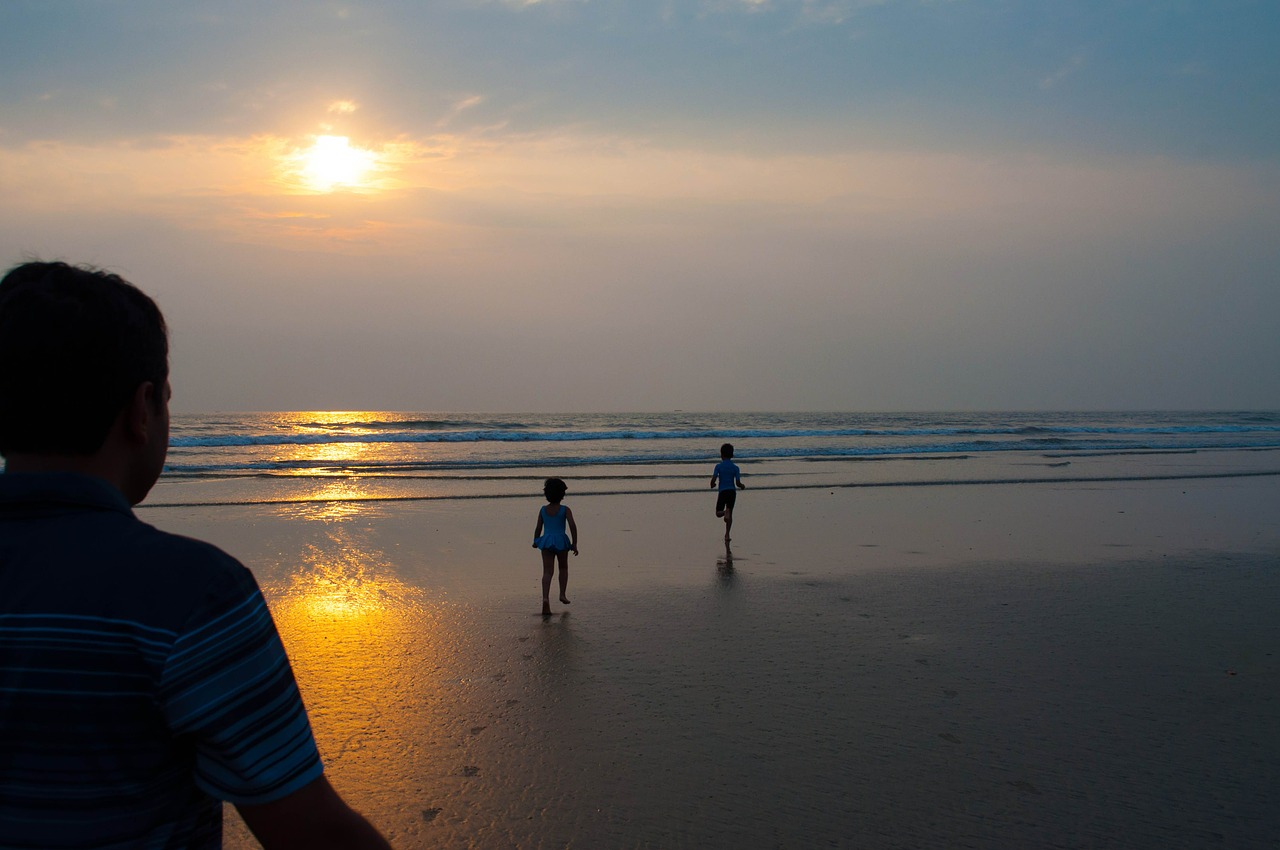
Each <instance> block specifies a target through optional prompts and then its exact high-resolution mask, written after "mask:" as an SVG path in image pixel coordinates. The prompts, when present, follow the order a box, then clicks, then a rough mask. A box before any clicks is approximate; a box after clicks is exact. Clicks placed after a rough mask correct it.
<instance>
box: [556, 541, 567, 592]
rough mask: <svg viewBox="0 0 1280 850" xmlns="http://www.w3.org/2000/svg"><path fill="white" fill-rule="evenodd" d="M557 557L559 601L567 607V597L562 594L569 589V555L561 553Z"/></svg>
mask: <svg viewBox="0 0 1280 850" xmlns="http://www.w3.org/2000/svg"><path fill="white" fill-rule="evenodd" d="M557 557H559V559H560V601H561V602H563V603H564V604H565V605H568V604H569V597H567V596H565V595H564V592H565V591H566V590H568V589H569V553H568V552H561V553H559V555H558V556H557Z"/></svg>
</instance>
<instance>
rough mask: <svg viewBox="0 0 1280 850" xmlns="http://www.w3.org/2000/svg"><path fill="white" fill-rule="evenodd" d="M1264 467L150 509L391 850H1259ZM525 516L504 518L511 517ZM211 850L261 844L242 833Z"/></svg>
mask: <svg viewBox="0 0 1280 850" xmlns="http://www.w3.org/2000/svg"><path fill="white" fill-rule="evenodd" d="M1278 495H1280V493H1278V491H1277V483H1276V479H1274V478H1245V479H1225V480H1219V479H1214V480H1197V481H1176V482H1142V483H1111V484H1088V485H1084V484H1070V485H1007V486H994V485H989V486H982V487H943V488H923V489H922V488H914V487H903V488H885V489H881V490H866V489H864V490H848V489H846V490H832V491H818V490H808V491H801V492H798V493H796V492H792V493H787V492H772V493H770V492H753V491H747V492H746V493H745V494H743V497H742V499H741V500H740V503H739V504H740V509H739V518H738V521H737V523H736V525H735V534H734V536H735V540H734V542H733V543H732V544H731V548H730V549H728V550H726V547H725V545H724V544H723V542H721V541H719V539H718V536H719V534H720V533H721V530H722V528H723V526H721V525H719V523H718V522H717V521H716V520H715V519H714V517H713V516H711V504H712V502H711V497H710V495H709V494H707V493H696V494H694V493H691V494H685V495H673V496H659V495H650V496H641V497H637V496H625V497H624V496H595V497H585V496H584V497H580V498H579V499H578V500H577V501H572V500H570V501H571V503H572V507H573V508H574V510H575V513H576V514H577V515H578V517H579V523H580V525H581V527H582V532H583V538H582V551H583V555H582V557H580V558H578V559H571V561H570V564H571V575H572V579H571V582H570V594H569V595H570V598H571V599H573V600H574V602H573V604H572V605H571V606H567V608H568V610H569V611H572V613H567V612H566V611H565V610H564V609H565V608H566V606H562V605H559V604H558V603H554V602H553V607H555V608H556V612H557V613H556V614H555V615H554V616H552V617H551V618H549V619H544V618H542V617H540V616H538V615H537V608H538V594H539V590H538V575H539V569H538V566H537V559H536V558H535V556H534V553H532V550H530V549H529V548H528V547H529V543H528V540H529V539H531V536H532V530H533V528H532V526H533V520H534V514H535V513H536V510H537V502H536V501H534V500H530V501H528V502H527V503H525V502H519V501H516V500H499V501H496V502H486V503H484V504H485V506H486V507H485V508H484V509H482V510H477V507H476V503H474V502H471V503H467V502H443V503H430V504H429V505H426V506H424V505H422V504H410V505H404V504H394V503H393V504H390V505H387V504H378V505H374V506H360V507H359V508H358V509H356V510H345V511H339V512H336V513H332V512H329V511H328V510H327V509H325V508H323V507H320V506H313V507H309V508H307V511H309V513H301V514H300V513H298V512H297V511H298V509H297V508H296V507H292V508H288V509H275V508H265V507H252V508H247V507H238V508H217V509H210V508H202V509H176V508H168V509H152V510H146V509H144V510H143V517H144V519H146V520H148V521H151V522H155V523H156V524H158V525H161V526H162V527H166V528H171V529H172V530H175V531H185V532H187V533H195V534H197V535H198V536H202V537H206V538H209V539H212V540H214V541H215V542H217V543H219V544H220V545H223V546H224V547H225V548H227V549H228V550H230V551H231V552H232V553H233V554H236V555H237V556H238V557H240V558H241V559H242V560H244V561H245V562H246V563H247V564H249V565H250V566H251V567H252V568H253V569H254V571H255V573H256V574H257V575H258V578H259V581H260V582H261V583H262V584H263V587H264V590H265V591H266V593H267V595H268V598H269V601H270V602H271V604H272V608H273V611H274V612H275V615H276V617H277V621H278V623H279V626H280V630H281V633H282V636H283V637H284V640H285V643H286V645H287V647H288V648H289V651H290V654H291V656H292V658H293V660H294V665H295V669H296V671H297V676H298V679H299V683H300V687H301V688H302V691H303V695H304V698H305V700H306V702H307V704H308V707H309V709H310V711H311V714H312V718H313V724H314V726H315V730H316V735H317V739H318V741H319V744H320V747H321V752H322V754H323V756H324V758H325V761H326V764H327V765H328V770H329V774H330V777H331V779H332V781H333V782H334V784H335V785H336V786H337V787H338V788H339V790H341V791H342V792H343V793H344V794H345V795H346V796H347V797H348V799H350V800H351V801H352V802H353V804H354V805H355V806H356V807H357V808H359V809H360V810H362V811H364V812H366V813H367V814H368V815H369V817H370V818H371V820H373V821H374V822H375V823H377V824H378V825H379V826H380V827H382V828H383V829H384V830H385V831H386V832H387V833H388V835H389V836H391V837H392V838H393V840H394V841H395V842H396V843H397V844H398V845H399V846H402V847H429V846H446V847H475V848H507V847H521V848H525V847H533V848H538V847H548V848H551V847H555V848H561V847H592V848H594V847H699V848H704V847H711V848H719V847H725V848H729V847H733V848H740V847H811V846H834V847H871V848H878V847H885V848H888V847H913V848H915V847H955V846H968V847H992V848H995V847H1009V846H1116V845H1117V844H1122V845H1123V846H1128V847H1151V848H1156V847H1160V848H1164V847H1171V846H1187V847H1191V846H1196V847H1200V846H1215V845H1216V846H1229V847H1243V846H1268V845H1270V844H1272V843H1274V841H1275V839H1276V838H1278V837H1280V816H1278V815H1277V814H1276V813H1275V812H1274V807H1273V806H1272V804H1271V800H1272V798H1273V797H1274V793H1273V792H1274V789H1275V788H1277V787H1280V768H1277V767H1276V766H1277V765H1280V734H1277V731H1280V730H1278V729H1277V726H1276V720H1275V718H1276V717H1277V716H1280V712H1278V711H1277V709H1280V704H1277V703H1280V687H1277V682H1278V681H1280V661H1278V659H1280V622H1277V621H1276V619H1275V617H1274V612H1275V610H1277V605H1278V604H1280V569H1278V567H1280V519H1277V517H1278V516H1280V512H1277V511H1276V510H1275V507H1276V505H1277V504H1280V501H1278V500H1277V496H1278ZM526 514H527V516H526ZM227 846H229V847H233V848H234V847H249V846H253V844H252V842H251V839H249V838H247V837H246V835H245V834H244V832H243V827H242V826H241V825H239V824H238V823H237V822H235V820H234V818H232V819H231V822H230V823H229V825H228V840H227Z"/></svg>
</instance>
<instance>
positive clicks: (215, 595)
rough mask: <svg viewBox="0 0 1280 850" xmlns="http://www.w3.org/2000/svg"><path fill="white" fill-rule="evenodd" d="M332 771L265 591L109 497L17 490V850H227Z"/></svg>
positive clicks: (6, 625)
mask: <svg viewBox="0 0 1280 850" xmlns="http://www.w3.org/2000/svg"><path fill="white" fill-rule="evenodd" d="M322 771H323V768H322V766H321V763H320V757H319V754H318V753H317V751H316V746H315V741H314V740H313V738H312V734H311V726H310V723H309V722H308V720H307V713H306V710H305V709H304V708H303V705H302V700H301V697H300V696H299V694H298V688H297V685H296V684H295V682H294V678H293V671H292V669H291V668H290V666H289V660H288V658H287V657H286V655H285V652H284V647H283V645H282V644H281V643H280V638H279V636H278V635H277V633H276V629H275V624H274V622H273V621H272V619H271V614H270V612H269V611H268V610H267V606H266V604H265V602H264V601H263V598H262V594H261V592H260V591H259V589H258V586H257V583H256V582H255V581H254V579H253V576H252V574H250V572H249V571H248V570H247V569H245V567H244V566H242V565H241V564H240V563H239V562H237V561H236V560H235V559H234V558H232V557H230V556H229V555H227V554H226V553H224V552H222V551H221V550H219V549H217V548H216V547H214V546H211V545H209V544H207V543H202V542H200V541H197V540H192V539H190V538H186V537H179V536H177V535H173V534H167V533H164V532H161V531H158V530H157V529H155V528H152V527H151V526H149V525H147V524H145V523H143V522H141V521H140V520H138V519H137V517H135V516H134V514H133V511H132V510H131V509H130V507H129V504H128V502H127V501H126V500H125V499H124V497H123V496H122V495H121V494H120V493H119V492H118V491H116V490H115V488H113V487H112V486H110V485H109V484H107V483H106V482H105V481H101V480H98V479H96V478H90V477H87V476H80V475H71V474H38V475H37V474H18V475H15V474H5V475H0V847H3V848H9V847H24V848H27V847H31V848H35V847H40V848H52V847H59V848H67V847H87V846H91V847H100V848H116V847H119V848H124V847H149V848H150V847H154V848H171V847H172V848H177V847H182V848H190V847H197V848H204V847H220V846H221V835H222V805H221V802H220V801H221V800H227V801H230V802H232V803H246V804H257V803H268V802H272V801H274V800H278V799H280V798H282V797H284V796H286V795H288V794H291V793H293V792H294V791H297V790H298V789H300V788H302V787H303V786H305V785H307V784H308V783H310V782H312V781H313V780H315V779H317V778H318V777H319V776H320V775H321V773H322Z"/></svg>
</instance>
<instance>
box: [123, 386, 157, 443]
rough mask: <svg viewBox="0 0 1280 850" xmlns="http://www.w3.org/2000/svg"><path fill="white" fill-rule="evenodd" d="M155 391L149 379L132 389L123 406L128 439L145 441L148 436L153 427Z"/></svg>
mask: <svg viewBox="0 0 1280 850" xmlns="http://www.w3.org/2000/svg"><path fill="white" fill-rule="evenodd" d="M157 392H158V390H157V389H156V385H155V384H153V383H152V382H151V381H143V382H142V383H140V384H138V387H137V389H135V390H134V391H133V395H132V396H131V397H130V399H129V406H128V407H127V408H125V433H126V434H127V435H128V437H129V439H130V440H132V441H136V442H139V443H145V442H146V441H147V437H148V436H150V434H151V429H152V428H153V427H155V418H156V393H157Z"/></svg>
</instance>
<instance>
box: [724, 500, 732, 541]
mask: <svg viewBox="0 0 1280 850" xmlns="http://www.w3.org/2000/svg"><path fill="white" fill-rule="evenodd" d="M731 528H733V510H732V509H730V508H726V509H725V512H724V540H725V542H726V543H728V542H729V529H731Z"/></svg>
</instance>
